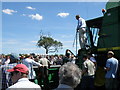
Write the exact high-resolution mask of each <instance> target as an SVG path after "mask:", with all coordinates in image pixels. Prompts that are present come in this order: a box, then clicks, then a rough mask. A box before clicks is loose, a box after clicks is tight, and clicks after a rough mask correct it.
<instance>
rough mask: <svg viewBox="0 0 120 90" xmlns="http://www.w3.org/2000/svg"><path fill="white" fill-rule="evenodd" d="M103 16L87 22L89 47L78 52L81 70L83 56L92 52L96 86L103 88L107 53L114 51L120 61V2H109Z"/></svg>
mask: <svg viewBox="0 0 120 90" xmlns="http://www.w3.org/2000/svg"><path fill="white" fill-rule="evenodd" d="M102 12H103V16H102V17H98V18H94V19H91V20H87V21H86V24H87V45H88V46H89V47H86V49H83V50H81V49H80V50H78V60H77V63H76V64H77V65H79V67H80V68H81V66H82V62H83V60H82V56H83V54H87V53H88V52H91V53H92V54H94V55H95V58H96V61H97V70H96V78H95V85H96V86H102V85H104V83H105V82H104V81H105V78H104V76H105V71H104V67H105V64H106V60H107V52H108V51H110V50H111V51H113V52H114V53H115V58H117V59H118V60H120V55H119V54H120V0H119V1H118V2H107V4H106V11H105V10H104V9H103V10H102Z"/></svg>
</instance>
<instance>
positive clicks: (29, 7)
mask: <svg viewBox="0 0 120 90" xmlns="http://www.w3.org/2000/svg"><path fill="white" fill-rule="evenodd" d="M26 8H27V9H30V10H35V9H36V8H33V7H31V6H28V7H26Z"/></svg>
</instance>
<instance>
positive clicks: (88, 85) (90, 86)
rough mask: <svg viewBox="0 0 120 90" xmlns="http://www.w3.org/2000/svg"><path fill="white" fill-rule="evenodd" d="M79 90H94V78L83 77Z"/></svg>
mask: <svg viewBox="0 0 120 90" xmlns="http://www.w3.org/2000/svg"><path fill="white" fill-rule="evenodd" d="M80 90H95V87H94V76H83V77H82V80H81V84H80Z"/></svg>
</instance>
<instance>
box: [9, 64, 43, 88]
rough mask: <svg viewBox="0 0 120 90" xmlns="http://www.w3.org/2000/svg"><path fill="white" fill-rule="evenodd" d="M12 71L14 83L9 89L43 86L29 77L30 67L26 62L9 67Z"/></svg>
mask: <svg viewBox="0 0 120 90" xmlns="http://www.w3.org/2000/svg"><path fill="white" fill-rule="evenodd" d="M7 71H8V72H11V78H12V82H13V83H14V85H12V86H10V87H9V88H7V90H21V89H22V90H41V87H40V86H39V85H37V84H35V83H33V82H30V81H29V80H28V78H27V75H28V73H29V69H28V68H27V67H26V65H24V64H17V65H16V66H15V67H14V68H12V69H8V70H7Z"/></svg>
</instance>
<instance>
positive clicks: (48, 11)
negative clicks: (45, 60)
mask: <svg viewBox="0 0 120 90" xmlns="http://www.w3.org/2000/svg"><path fill="white" fill-rule="evenodd" d="M0 5H1V4H0ZM105 5H106V2H2V5H1V7H2V8H1V13H2V53H4V54H10V53H18V54H20V53H21V54H26V53H27V54H28V53H36V54H45V49H43V48H39V47H37V46H36V43H37V41H38V40H39V35H40V31H41V30H42V32H43V33H44V34H45V35H47V34H50V35H51V37H52V38H54V39H55V40H57V41H60V42H62V43H63V49H61V50H59V52H56V53H50V54H65V50H66V49H70V50H71V51H72V52H73V53H74V54H75V50H76V48H75V46H74V47H73V43H74V38H75V33H76V26H77V20H76V19H75V15H77V14H79V15H80V16H81V17H82V18H84V19H85V20H90V19H93V18H97V17H101V16H103V14H102V12H101V10H102V9H103V8H104V9H105ZM78 48H79V43H78Z"/></svg>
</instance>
